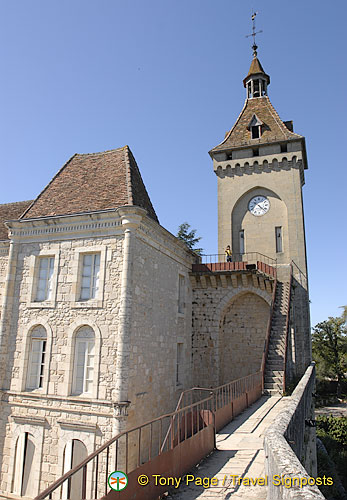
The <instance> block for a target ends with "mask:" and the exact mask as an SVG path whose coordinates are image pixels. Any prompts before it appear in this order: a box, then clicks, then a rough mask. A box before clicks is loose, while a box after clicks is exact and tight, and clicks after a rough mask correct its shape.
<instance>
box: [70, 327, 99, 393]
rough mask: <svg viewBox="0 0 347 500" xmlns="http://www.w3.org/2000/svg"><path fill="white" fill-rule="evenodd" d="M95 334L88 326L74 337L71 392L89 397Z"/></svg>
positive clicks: (91, 383)
mask: <svg viewBox="0 0 347 500" xmlns="http://www.w3.org/2000/svg"><path fill="white" fill-rule="evenodd" d="M94 351H95V334H94V330H93V329H92V328H91V327H90V326H82V327H81V328H79V330H78V331H77V333H76V336H75V359H74V375H73V384H72V392H73V394H76V395H77V394H86V395H91V394H92V391H93V380H94Z"/></svg>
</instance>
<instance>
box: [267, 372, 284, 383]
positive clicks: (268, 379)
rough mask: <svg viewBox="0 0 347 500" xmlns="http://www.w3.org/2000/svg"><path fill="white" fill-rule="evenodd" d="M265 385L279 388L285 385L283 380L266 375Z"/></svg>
mask: <svg viewBox="0 0 347 500" xmlns="http://www.w3.org/2000/svg"><path fill="white" fill-rule="evenodd" d="M265 384H277V385H278V386H280V385H281V384H283V378H282V377H273V376H272V375H266V374H265Z"/></svg>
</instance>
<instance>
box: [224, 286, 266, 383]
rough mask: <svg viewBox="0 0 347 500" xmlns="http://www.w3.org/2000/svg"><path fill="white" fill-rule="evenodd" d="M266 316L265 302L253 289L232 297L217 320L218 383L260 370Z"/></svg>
mask: <svg viewBox="0 0 347 500" xmlns="http://www.w3.org/2000/svg"><path fill="white" fill-rule="evenodd" d="M268 319H269V305H268V303H267V302H265V300H264V299H263V298H261V297H259V296H257V295H255V294H254V293H244V294H241V295H237V296H236V297H235V299H234V300H232V302H231V303H230V305H229V306H228V308H227V310H226V311H225V314H224V316H223V317H222V318H221V324H220V336H219V349H220V356H219V357H220V375H219V377H220V378H219V383H220V384H226V383H227V382H230V381H231V380H235V379H238V378H241V377H245V376H247V375H250V374H251V373H255V372H257V371H259V370H260V367H261V361H262V355H263V350H264V341H265V337H266V331H267V330H266V329H267V323H268Z"/></svg>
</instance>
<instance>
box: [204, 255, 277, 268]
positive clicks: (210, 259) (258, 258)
mask: <svg viewBox="0 0 347 500" xmlns="http://www.w3.org/2000/svg"><path fill="white" fill-rule="evenodd" d="M217 262H227V256H226V254H225V253H222V254H220V253H219V254H218V253H214V254H206V255H201V263H202V264H215V263H217ZM231 262H247V263H252V262H254V263H255V262H264V264H268V265H269V266H273V267H276V265H277V260H276V259H273V258H272V257H268V256H267V255H264V254H262V253H260V252H246V253H233V254H232V256H231Z"/></svg>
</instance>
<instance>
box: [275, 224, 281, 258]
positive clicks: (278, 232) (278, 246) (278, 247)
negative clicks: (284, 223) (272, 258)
mask: <svg viewBox="0 0 347 500" xmlns="http://www.w3.org/2000/svg"><path fill="white" fill-rule="evenodd" d="M275 234H276V252H277V253H280V252H283V245H282V227H280V226H278V227H276V228H275Z"/></svg>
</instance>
